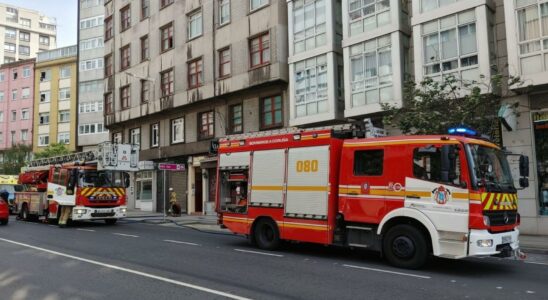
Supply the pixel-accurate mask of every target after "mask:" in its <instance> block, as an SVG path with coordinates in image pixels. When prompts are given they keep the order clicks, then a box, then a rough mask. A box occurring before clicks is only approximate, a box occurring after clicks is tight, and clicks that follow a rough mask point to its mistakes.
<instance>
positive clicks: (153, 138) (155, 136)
mask: <svg viewBox="0 0 548 300" xmlns="http://www.w3.org/2000/svg"><path fill="white" fill-rule="evenodd" d="M159 144H160V124H159V123H155V124H152V125H151V126H150V147H158V145H159Z"/></svg>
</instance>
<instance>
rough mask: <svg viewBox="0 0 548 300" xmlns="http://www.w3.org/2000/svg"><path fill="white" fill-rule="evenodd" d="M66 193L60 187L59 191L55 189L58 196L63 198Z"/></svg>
mask: <svg viewBox="0 0 548 300" xmlns="http://www.w3.org/2000/svg"><path fill="white" fill-rule="evenodd" d="M64 193H65V191H64V190H63V188H62V187H58V188H57V189H55V194H57V196H63V194H64Z"/></svg>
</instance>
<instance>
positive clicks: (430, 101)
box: [382, 75, 523, 134]
mask: <svg viewBox="0 0 548 300" xmlns="http://www.w3.org/2000/svg"><path fill="white" fill-rule="evenodd" d="M482 80H486V81H487V82H486V83H484V82H478V81H463V80H458V79H457V78H455V77H453V76H448V77H446V78H445V79H444V80H443V81H442V82H439V81H435V80H433V79H431V78H428V77H427V78H425V79H424V80H423V81H421V82H420V83H418V84H417V83H415V82H414V81H407V82H406V83H405V84H404V90H403V107H397V106H395V105H392V104H389V103H383V104H382V108H383V110H384V111H385V117H384V120H383V121H384V124H385V125H392V126H395V127H397V128H399V129H400V130H401V131H402V132H403V133H404V134H444V133H446V132H447V129H448V128H450V127H452V126H456V125H461V124H462V125H467V126H470V127H472V128H474V129H476V130H478V131H479V132H481V133H486V134H489V133H491V132H492V130H493V126H497V122H498V120H497V119H496V118H497V112H498V110H499V108H500V106H501V103H500V100H501V98H502V96H501V95H500V90H501V87H502V84H503V80H504V77H503V76H502V75H494V76H493V77H491V78H489V79H486V78H484V77H482ZM522 84H523V83H522V81H521V80H520V79H519V77H512V78H510V79H509V80H508V85H517V86H521V85H522Z"/></svg>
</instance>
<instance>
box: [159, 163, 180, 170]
mask: <svg viewBox="0 0 548 300" xmlns="http://www.w3.org/2000/svg"><path fill="white" fill-rule="evenodd" d="M158 169H160V170H164V171H179V172H183V171H185V170H186V168H185V165H184V164H168V163H160V164H158Z"/></svg>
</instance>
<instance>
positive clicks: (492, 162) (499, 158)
mask: <svg viewBox="0 0 548 300" xmlns="http://www.w3.org/2000/svg"><path fill="white" fill-rule="evenodd" d="M469 149H470V154H471V156H472V159H471V161H470V164H471V166H470V169H471V170H472V176H473V178H474V179H475V182H476V184H477V185H478V186H485V188H486V189H487V191H490V192H515V191H516V189H515V188H514V181H513V179H512V173H511V172H510V167H509V166H508V161H507V160H506V155H505V154H504V152H502V151H501V150H498V149H496V148H491V147H486V146H481V145H475V144H470V145H469Z"/></svg>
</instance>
